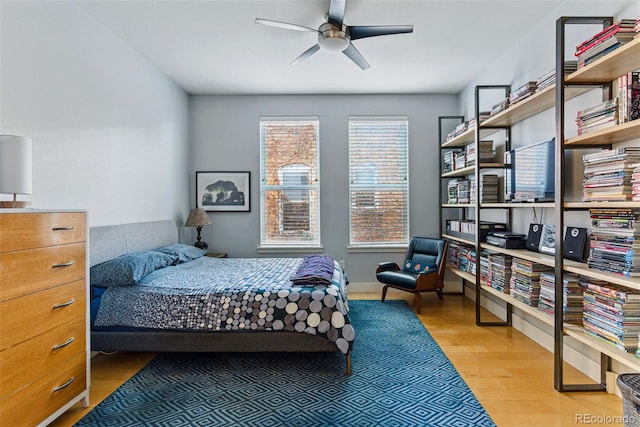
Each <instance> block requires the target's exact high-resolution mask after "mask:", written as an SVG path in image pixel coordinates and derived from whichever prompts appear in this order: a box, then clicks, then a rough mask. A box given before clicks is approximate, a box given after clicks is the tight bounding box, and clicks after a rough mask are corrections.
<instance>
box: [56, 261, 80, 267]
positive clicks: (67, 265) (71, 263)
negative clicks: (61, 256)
mask: <svg viewBox="0 0 640 427" xmlns="http://www.w3.org/2000/svg"><path fill="white" fill-rule="evenodd" d="M75 263H76V262H75V261H67V262H63V263H60V264H53V265H52V266H51V267H53V268H62V267H71V266H72V265H73V264H75Z"/></svg>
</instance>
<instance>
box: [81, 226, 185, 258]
mask: <svg viewBox="0 0 640 427" xmlns="http://www.w3.org/2000/svg"><path fill="white" fill-rule="evenodd" d="M172 243H178V227H177V226H176V222H175V221H174V220H165V221H152V222H137V223H131V224H120V225H105V226H101V227H91V229H90V231H89V247H90V252H89V254H90V255H89V257H90V261H89V262H90V265H91V266H93V265H96V264H99V263H101V262H104V261H107V260H110V259H112V258H115V257H117V256H120V255H123V254H126V253H129V252H138V251H148V250H150V249H155V248H159V247H160V246H164V245H170V244H172Z"/></svg>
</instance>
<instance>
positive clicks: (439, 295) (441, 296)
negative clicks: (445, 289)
mask: <svg viewBox="0 0 640 427" xmlns="http://www.w3.org/2000/svg"><path fill="white" fill-rule="evenodd" d="M436 294H437V295H438V298H440V301H444V296H443V295H442V289H437V290H436Z"/></svg>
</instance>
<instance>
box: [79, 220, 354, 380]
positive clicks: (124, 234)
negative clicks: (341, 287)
mask: <svg viewBox="0 0 640 427" xmlns="http://www.w3.org/2000/svg"><path fill="white" fill-rule="evenodd" d="M89 242H90V252H89V253H90V265H91V266H93V265H96V264H99V263H101V262H104V261H107V260H109V259H112V258H115V257H117V256H120V255H123V254H126V253H130V252H137V251H146V250H151V249H155V248H158V247H160V246H164V245H169V244H172V243H176V242H178V227H177V226H176V223H175V222H174V221H173V220H165V221H153V222H141V223H131V224H122V225H109V226H102V227H92V228H91V229H90V235H89ZM91 350H93V351H153V352H169V351H170V352H336V351H338V349H337V347H336V345H335V343H332V342H331V341H329V340H327V339H326V338H324V337H320V336H315V335H309V334H304V333H298V332H284V331H267V332H265V331H262V332H256V331H242V332H179V331H139V332H129V331H127V332H111V331H93V330H92V331H91ZM346 373H347V374H351V353H350V352H349V353H348V354H347V355H346Z"/></svg>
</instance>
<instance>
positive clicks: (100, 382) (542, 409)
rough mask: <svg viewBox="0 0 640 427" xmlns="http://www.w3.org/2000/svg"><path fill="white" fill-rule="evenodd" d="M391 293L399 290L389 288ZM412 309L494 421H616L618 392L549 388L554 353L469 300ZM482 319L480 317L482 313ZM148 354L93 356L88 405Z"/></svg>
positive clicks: (619, 418)
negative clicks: (494, 322)
mask: <svg viewBox="0 0 640 427" xmlns="http://www.w3.org/2000/svg"><path fill="white" fill-rule="evenodd" d="M407 295H408V294H407ZM394 297H400V298H402V297H403V294H393V295H391V294H390V295H389V298H394ZM350 298H351V299H377V298H379V295H377V294H376V295H371V294H357V295H353V294H351V295H350ZM419 317H420V320H421V321H422V323H423V324H424V325H425V327H426V328H427V329H428V330H429V332H430V333H431V335H432V336H433V337H434V338H435V340H436V341H437V342H438V344H439V345H440V347H442V349H443V350H444V352H445V353H446V355H447V356H448V357H449V359H450V360H451V362H452V363H453V364H454V366H455V367H456V369H457V370H458V372H459V373H460V375H462V377H463V378H464V380H465V381H466V382H467V384H468V385H469V387H470V388H471V390H472V391H473V393H474V394H475V395H476V397H477V398H478V400H479V401H480V403H482V405H483V406H484V408H485V409H486V410H487V412H488V413H489V415H490V416H491V418H493V420H494V421H495V423H496V424H497V425H498V426H518V427H520V426H544V427H548V426H571V425H582V424H588V425H590V426H597V425H601V426H605V425H606V426H616V425H618V426H622V425H623V413H622V401H621V399H620V398H618V397H617V396H615V395H610V394H607V393H606V392H573V393H558V392H556V391H555V389H554V388H553V355H552V354H551V353H550V352H549V351H547V350H546V349H544V348H543V347H541V346H539V345H538V344H536V343H535V342H534V341H532V340H530V339H529V338H527V337H526V336H524V335H523V334H521V333H519V332H518V331H516V330H515V329H513V328H510V327H496V326H494V327H486V326H485V327H478V326H476V325H475V307H474V303H473V301H470V300H468V299H466V298H463V297H461V296H457V295H445V301H444V302H443V303H441V302H439V301H438V299H437V297H436V296H435V295H430V294H429V295H425V296H424V297H423V303H422V314H421V315H420V316H419ZM483 319H487V317H486V316H485V315H484V314H483ZM154 356H155V354H154V353H117V354H114V355H102V354H101V355H98V356H96V357H94V358H93V359H92V368H91V404H92V406H95V405H97V404H98V403H99V402H100V401H102V400H103V399H104V398H105V397H107V396H108V395H109V394H110V393H112V392H113V391H114V390H115V389H116V388H118V386H120V384H122V383H124V382H125V381H126V380H127V379H128V378H129V377H131V376H132V375H134V374H135V373H136V372H137V371H138V370H139V369H140V368H142V367H143V366H144V365H146V364H147V363H148V362H149V361H150V360H151V359H152V358H153V357H154ZM353 369H354V371H357V369H358V367H357V366H354V367H353ZM565 379H566V381H567V382H576V383H578V382H581V383H584V382H589V381H590V380H589V379H588V378H586V377H584V376H582V374H580V373H579V372H577V371H576V370H575V369H573V368H571V367H567V368H565ZM90 409H91V408H89V409H83V408H80V407H79V406H77V407H74V408H72V409H71V410H70V411H68V412H67V413H66V414H64V415H63V416H62V417H60V418H59V419H58V420H56V422H55V423H53V424H52V425H53V426H71V425H73V423H74V422H75V421H77V420H79V419H80V418H81V417H82V416H83V415H84V414H85V413H87V412H88V411H89V410H90Z"/></svg>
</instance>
